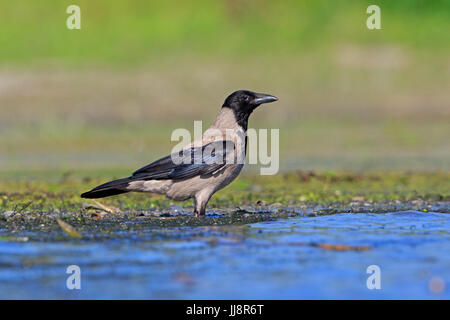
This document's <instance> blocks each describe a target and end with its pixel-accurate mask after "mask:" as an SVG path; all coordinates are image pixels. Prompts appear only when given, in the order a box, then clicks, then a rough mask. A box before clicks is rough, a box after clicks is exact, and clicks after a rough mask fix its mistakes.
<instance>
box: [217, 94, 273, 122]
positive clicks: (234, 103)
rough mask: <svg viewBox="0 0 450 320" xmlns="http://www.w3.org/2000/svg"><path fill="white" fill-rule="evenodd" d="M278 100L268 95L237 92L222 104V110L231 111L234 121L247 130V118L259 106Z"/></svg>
mask: <svg viewBox="0 0 450 320" xmlns="http://www.w3.org/2000/svg"><path fill="white" fill-rule="evenodd" d="M277 100H278V98H277V97H274V96H272V95H270V94H264V93H256V92H252V91H248V90H239V91H235V92H233V93H232V94H230V95H229V96H228V97H227V98H226V99H225V102H224V103H223V106H222V107H223V108H230V109H231V110H233V112H234V115H235V117H236V121H237V122H238V123H239V125H240V126H241V127H243V128H244V129H245V130H247V124H248V117H249V116H250V114H251V113H252V112H253V110H255V109H256V108H257V107H258V106H259V105H261V104H263V103H269V102H274V101H277Z"/></svg>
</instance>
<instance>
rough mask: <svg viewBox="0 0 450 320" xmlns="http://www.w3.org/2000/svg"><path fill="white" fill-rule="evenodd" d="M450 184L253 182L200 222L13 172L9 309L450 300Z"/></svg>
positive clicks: (6, 195)
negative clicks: (116, 302) (37, 301)
mask: <svg viewBox="0 0 450 320" xmlns="http://www.w3.org/2000/svg"><path fill="white" fill-rule="evenodd" d="M103 175H104V176H105V177H99V179H98V180H99V181H101V180H102V179H105V178H106V176H108V177H110V176H109V173H104V174H103ZM117 175H120V173H118V174H117ZM30 176H33V175H28V177H30ZM86 176H87V174H86ZM44 177H45V179H44ZM449 178H450V175H449V174H447V173H370V174H353V173H339V172H338V173H336V172H323V173H317V172H295V173H289V174H283V175H279V176H273V177H260V176H252V175H247V176H244V177H243V178H242V179H240V180H238V181H237V182H236V183H235V184H232V185H231V186H230V187H229V188H226V189H225V190H223V192H220V193H218V194H217V195H216V196H215V198H214V199H213V201H212V202H211V204H212V205H211V208H210V210H209V211H208V216H207V217H206V218H194V217H192V216H191V215H190V213H191V210H192V209H191V205H192V204H191V203H181V204H180V203H172V202H171V201H169V200H165V199H164V198H161V197H158V196H153V197H148V196H147V195H143V194H136V195H129V196H128V195H127V196H124V197H115V198H110V199H106V200H105V201H102V202H101V203H87V202H85V203H82V202H81V200H80V199H79V198H78V194H79V193H80V191H82V190H83V189H85V188H86V184H95V183H97V182H98V181H87V180H86V179H85V178H84V177H83V174H80V175H75V174H73V175H72V174H64V175H61V174H59V173H53V174H45V175H41V176H40V175H39V174H37V175H35V176H33V178H32V179H31V178H26V179H25V178H23V179H17V178H14V179H12V177H11V176H8V175H7V174H4V177H3V179H2V180H3V182H1V183H0V199H1V200H0V298H6V299H13V298H64V299H66V298H68V299H77V298H106V299H109V298H112V299H114V298H117V299H130V298H136V299H139V298H151V299H160V298H168V299H188V298H192V299H197V298H198V299H216V298H222V299H232V298H237V299H241V298H242V299H302V298H338V299H340V298H356V299H359V298H447V299H448V298H450V289H449V286H450V254H449V252H450V215H449V213H450V204H449V190H450V186H449V183H450V182H449V181H450V179H449ZM74 265H75V266H77V267H79V270H80V289H76V288H75V289H72V290H71V289H70V285H69V288H68V283H67V279H68V278H69V277H70V276H71V273H66V271H67V270H68V269H67V268H68V267H69V266H74ZM70 270H71V269H70ZM378 288H379V289H378Z"/></svg>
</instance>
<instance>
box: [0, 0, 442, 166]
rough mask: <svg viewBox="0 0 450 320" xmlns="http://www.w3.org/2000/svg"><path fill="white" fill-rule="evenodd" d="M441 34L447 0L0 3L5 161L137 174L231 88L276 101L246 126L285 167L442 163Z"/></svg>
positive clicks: (0, 144) (1, 156) (211, 112)
mask: <svg viewBox="0 0 450 320" xmlns="http://www.w3.org/2000/svg"><path fill="white" fill-rule="evenodd" d="M70 4H77V5H79V6H80V8H81V30H68V29H67V28H66V19H67V17H68V16H69V15H68V14H67V13H66V8H67V6H68V5H70ZM371 4H377V5H379V6H380V8H381V26H382V29H381V30H369V29H368V28H367V27H366V19H367V17H368V16H369V15H368V14H367V13H366V8H367V7H368V6H369V5H371ZM449 30H450V1H426V0H422V1H419V0H415V1H414V0H405V1H400V0H397V1H356V0H354V1H336V2H332V1H323V0H316V1H301V0H297V1H294V0H292V1H268V0H259V1H257V0H228V1H225V0H221V1H217V0H216V1H214V0H202V1H172V0H166V1H144V0H143V1H137V0H133V1H112V0H108V1H106V0H95V1H93V0H71V1H63V0H59V1H54V0H40V1H35V0H21V1H1V2H0V171H2V172H4V173H5V172H8V173H14V174H16V173H17V174H18V173H20V172H24V171H33V170H34V171H42V170H50V171H51V170H63V171H64V170H71V171H77V170H96V169H100V168H101V169H111V170H115V169H121V170H122V169H127V170H128V171H131V170H132V169H135V168H137V167H139V166H141V165H144V164H146V163H148V162H150V161H152V160H154V159H156V158H157V157H159V156H162V155H165V154H167V153H168V152H169V151H170V150H171V149H172V147H173V146H174V145H175V144H176V142H171V141H170V135H171V132H172V130H174V129H175V128H179V127H183V128H188V129H190V130H193V121H194V120H203V121H204V127H206V126H208V125H209V124H210V123H211V122H212V120H213V119H214V116H215V114H216V113H217V111H218V110H219V108H220V106H221V104H222V102H223V100H224V99H225V97H226V96H227V95H228V94H229V93H231V92H232V91H234V90H237V89H250V90H254V91H260V92H267V93H271V94H274V95H276V96H278V97H279V98H280V101H279V102H278V103H276V104H270V105H265V106H263V107H261V108H260V109H259V110H258V112H256V113H255V114H254V115H253V117H252V119H251V122H250V127H255V128H279V129H280V162H281V169H282V170H293V169H327V170H328V169H329V170H339V169H345V170H355V171H360V170H375V169H390V170H417V171H423V170H428V171H435V170H443V171H448V170H449V168H450V143H449V141H450V139H449V138H450V126H449V123H450V121H449V120H450V32H449ZM250 170H252V168H250Z"/></svg>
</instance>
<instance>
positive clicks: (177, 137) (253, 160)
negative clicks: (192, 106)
mask: <svg viewBox="0 0 450 320" xmlns="http://www.w3.org/2000/svg"><path fill="white" fill-rule="evenodd" d="M279 140H280V135H279V129H270V143H269V134H268V130H267V129H259V130H256V129H252V128H250V129H248V130H247V131H246V132H245V131H244V130H242V129H225V130H223V129H214V128H210V129H208V130H207V131H206V132H205V133H204V134H203V135H202V121H194V139H192V137H191V133H190V131H189V130H187V129H184V128H178V129H175V130H174V131H173V132H172V135H171V141H179V143H178V144H177V145H175V146H174V147H173V149H172V153H171V158H172V162H173V163H174V164H177V165H178V164H244V163H245V158H246V154H247V153H248V163H249V164H258V163H259V164H261V165H262V167H261V168H260V173H261V175H272V174H276V173H278V170H279V167H280V161H279ZM193 141H194V142H193ZM247 144H248V145H247ZM186 145H188V146H189V147H186ZM269 145H270V155H269V152H268V151H269ZM180 149H181V150H180Z"/></svg>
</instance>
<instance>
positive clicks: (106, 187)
mask: <svg viewBox="0 0 450 320" xmlns="http://www.w3.org/2000/svg"><path fill="white" fill-rule="evenodd" d="M131 180H132V179H131V177H129V178H123V179H119V180H114V181H110V182H107V183H104V184H102V185H100V186H98V187H95V188H94V189H92V190H91V191H88V192H85V193H83V194H82V195H81V197H82V198H88V199H96V198H104V197H109V196H115V195H117V194H122V193H127V192H130V190H127V187H128V184H129V183H130V181H131Z"/></svg>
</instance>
